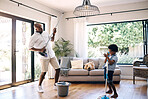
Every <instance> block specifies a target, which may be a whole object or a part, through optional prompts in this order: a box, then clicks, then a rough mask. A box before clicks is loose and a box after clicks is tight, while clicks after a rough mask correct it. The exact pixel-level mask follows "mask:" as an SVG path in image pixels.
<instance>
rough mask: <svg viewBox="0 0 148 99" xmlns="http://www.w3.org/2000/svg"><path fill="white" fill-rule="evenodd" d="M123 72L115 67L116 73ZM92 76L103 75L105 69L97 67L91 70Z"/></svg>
mask: <svg viewBox="0 0 148 99" xmlns="http://www.w3.org/2000/svg"><path fill="white" fill-rule="evenodd" d="M120 74H121V70H120V69H115V71H114V75H120ZM89 75H90V76H102V75H104V69H95V70H91V71H90V72H89Z"/></svg>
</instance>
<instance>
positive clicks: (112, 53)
mask: <svg viewBox="0 0 148 99" xmlns="http://www.w3.org/2000/svg"><path fill="white" fill-rule="evenodd" d="M108 49H109V53H107V54H104V56H105V57H106V58H105V61H104V63H106V61H107V60H108V87H109V90H108V91H107V92H106V93H108V94H111V93H112V90H113V91H114V95H113V96H111V98H117V97H118V94H117V91H116V88H115V86H114V84H113V74H114V70H115V67H116V65H117V61H118V57H117V55H116V52H118V47H117V45H115V44H111V45H109V46H108ZM104 69H105V70H104V74H106V67H105V68H104ZM105 78H106V75H105Z"/></svg>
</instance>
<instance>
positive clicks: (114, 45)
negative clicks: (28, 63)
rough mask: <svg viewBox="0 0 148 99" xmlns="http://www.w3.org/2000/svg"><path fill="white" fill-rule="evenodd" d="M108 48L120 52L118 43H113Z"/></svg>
mask: <svg viewBox="0 0 148 99" xmlns="http://www.w3.org/2000/svg"><path fill="white" fill-rule="evenodd" d="M108 48H109V49H111V50H112V51H114V52H118V46H117V45H116V44H111V45H109V46H108Z"/></svg>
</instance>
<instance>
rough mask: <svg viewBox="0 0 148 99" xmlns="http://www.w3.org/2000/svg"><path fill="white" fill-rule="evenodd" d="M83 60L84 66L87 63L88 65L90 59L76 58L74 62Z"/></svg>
mask: <svg viewBox="0 0 148 99" xmlns="http://www.w3.org/2000/svg"><path fill="white" fill-rule="evenodd" d="M81 59H82V60H83V65H85V64H86V63H88V59H87V58H79V57H74V58H73V60H81Z"/></svg>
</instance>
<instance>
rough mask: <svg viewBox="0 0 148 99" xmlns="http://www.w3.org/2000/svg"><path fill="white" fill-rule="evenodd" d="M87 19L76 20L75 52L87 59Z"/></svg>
mask: <svg viewBox="0 0 148 99" xmlns="http://www.w3.org/2000/svg"><path fill="white" fill-rule="evenodd" d="M86 29H87V26H86V18H82V19H74V50H75V53H76V54H77V56H78V57H81V58H87V55H88V54H87V48H88V44H87V42H88V34H87V30H86Z"/></svg>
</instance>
